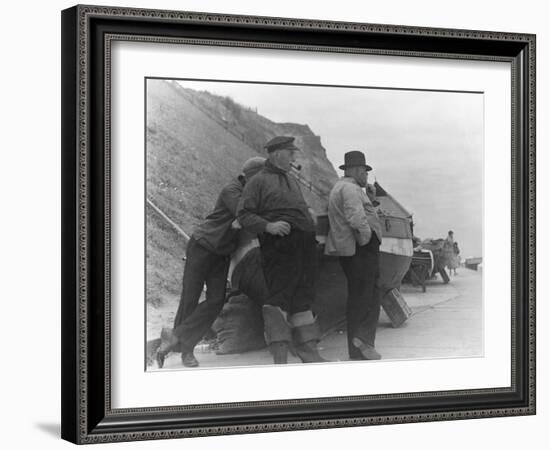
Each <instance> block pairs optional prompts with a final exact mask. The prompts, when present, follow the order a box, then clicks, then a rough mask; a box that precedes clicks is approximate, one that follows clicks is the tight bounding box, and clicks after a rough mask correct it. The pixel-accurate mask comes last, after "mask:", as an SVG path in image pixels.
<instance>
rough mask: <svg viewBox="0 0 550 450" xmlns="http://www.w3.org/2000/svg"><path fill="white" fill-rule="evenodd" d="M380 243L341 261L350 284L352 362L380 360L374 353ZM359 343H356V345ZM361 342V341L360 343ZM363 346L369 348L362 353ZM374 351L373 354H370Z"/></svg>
mask: <svg viewBox="0 0 550 450" xmlns="http://www.w3.org/2000/svg"><path fill="white" fill-rule="evenodd" d="M379 245H380V243H379V241H378V239H377V238H376V237H375V236H373V239H371V242H369V243H368V244H367V245H365V246H362V247H359V246H358V247H357V250H356V254H355V255H354V256H352V257H343V258H341V262H342V268H343V270H344V273H345V274H346V278H347V280H348V304H347V311H346V312H347V321H348V351H349V353H350V357H351V358H352V359H356V358H357V359H363V357H364V356H365V352H366V351H367V352H369V355H368V356H369V359H378V358H379V357H380V355H379V354H378V353H377V352H376V351H375V350H374V341H375V336H376V327H377V324H378V319H379V316H380V292H379V291H378V289H377V287H376V280H377V278H378V273H379ZM354 340H355V341H354ZM357 340H358V341H357ZM357 344H360V345H361V344H362V345H364V346H365V347H363V348H361V349H359V348H358V347H359V346H360V345H357ZM370 349H372V350H373V351H370Z"/></svg>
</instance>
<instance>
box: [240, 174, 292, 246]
mask: <svg viewBox="0 0 550 450" xmlns="http://www.w3.org/2000/svg"><path fill="white" fill-rule="evenodd" d="M261 196H262V185H261V179H259V178H258V177H255V178H252V180H250V182H248V183H247V184H246V186H245V187H244V190H243V193H242V197H241V200H240V201H239V205H238V206H237V219H238V221H239V223H240V224H241V225H242V227H243V228H245V229H246V230H247V231H249V232H251V233H254V234H261V233H263V232H264V231H265V232H267V233H269V234H273V235H277V236H285V235H287V234H288V233H290V225H289V224H288V223H287V222H284V221H282V220H279V221H277V222H268V221H267V220H265V219H264V218H263V217H261V216H260V215H259V214H258V213H259V211H260V201H261Z"/></svg>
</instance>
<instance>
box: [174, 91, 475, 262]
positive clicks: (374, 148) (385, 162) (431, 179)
mask: <svg viewBox="0 0 550 450" xmlns="http://www.w3.org/2000/svg"><path fill="white" fill-rule="evenodd" d="M180 83H181V84H182V85H183V86H185V87H189V88H192V89H197V90H206V91H209V92H211V93H213V94H217V95H223V96H230V97H231V98H233V100H235V101H236V102H237V103H240V104H241V105H244V106H248V107H251V108H257V110H258V113H259V114H261V115H263V116H264V117H267V118H268V119H270V120H272V121H274V122H294V123H299V124H307V125H309V127H310V128H311V130H312V131H313V133H315V134H317V135H319V136H320V137H321V143H322V145H323V147H325V149H326V150H327V156H328V158H329V160H330V161H331V162H332V164H333V166H334V167H335V168H337V167H338V166H339V165H340V164H342V162H343V159H344V153H345V152H347V151H349V150H361V151H363V152H364V153H365V154H366V156H367V161H368V163H369V164H370V165H371V166H373V168H374V170H373V172H371V175H370V176H369V182H374V179H376V180H377V181H378V182H379V183H380V184H381V185H382V186H383V187H384V188H385V189H386V190H388V192H390V193H391V194H392V195H393V196H394V197H396V198H397V199H398V200H399V201H400V202H401V203H402V204H403V205H404V206H405V207H406V208H408V209H409V210H410V211H411V212H412V213H413V214H414V222H415V224H416V228H415V234H416V235H418V236H419V237H421V238H428V237H433V238H438V237H445V236H446V235H447V231H448V230H450V229H452V230H453V231H454V232H455V238H456V240H457V241H458V242H459V246H460V247H461V250H462V252H461V254H462V256H463V257H467V256H474V255H475V256H481V254H482V218H483V94H480V93H453V92H429V91H406V90H399V89H397V90H387V89H373V88H368V89H367V88H365V89H362V88H349V87H324V86H323V87H316V86H285V85H266V84H251V83H226V82H223V83H222V82H195V81H193V82H191V81H185V82H184V81H182V82H180ZM337 171H338V172H339V173H340V171H339V170H337Z"/></svg>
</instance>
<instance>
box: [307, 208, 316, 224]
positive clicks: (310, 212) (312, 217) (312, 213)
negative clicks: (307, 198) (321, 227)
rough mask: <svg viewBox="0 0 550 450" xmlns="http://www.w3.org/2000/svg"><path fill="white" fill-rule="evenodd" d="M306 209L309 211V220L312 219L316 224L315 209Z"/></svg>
mask: <svg viewBox="0 0 550 450" xmlns="http://www.w3.org/2000/svg"><path fill="white" fill-rule="evenodd" d="M307 211H308V212H309V215H310V216H311V220H313V223H314V225H315V226H317V214H315V211H313V209H312V208H308V209H307Z"/></svg>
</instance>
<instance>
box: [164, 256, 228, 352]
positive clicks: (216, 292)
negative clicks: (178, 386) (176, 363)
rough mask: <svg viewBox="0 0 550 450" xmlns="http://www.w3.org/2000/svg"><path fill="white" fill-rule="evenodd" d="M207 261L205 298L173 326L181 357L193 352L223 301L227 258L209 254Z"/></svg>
mask: <svg viewBox="0 0 550 450" xmlns="http://www.w3.org/2000/svg"><path fill="white" fill-rule="evenodd" d="M208 263H209V264H208V268H209V270H208V273H207V275H206V277H205V282H206V298H205V300H204V301H203V302H202V303H199V304H198V305H197V306H196V307H195V309H194V310H193V311H192V312H191V314H189V315H188V316H187V317H186V318H185V319H184V320H183V321H182V322H181V323H180V324H179V325H178V326H177V327H175V328H174V334H175V335H176V336H177V337H178V339H179V341H180V349H181V353H182V358H184V357H185V356H186V355H188V354H190V353H192V352H193V349H194V348H195V345H197V343H198V342H199V341H200V340H201V339H202V338H203V337H204V335H205V334H206V333H207V332H208V330H209V329H210V327H211V326H212V323H214V320H216V317H218V314H219V313H220V311H221V309H222V308H223V305H224V303H225V289H226V282H227V271H228V269H229V258H228V257H226V256H220V255H214V254H210V256H209V257H208Z"/></svg>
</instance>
